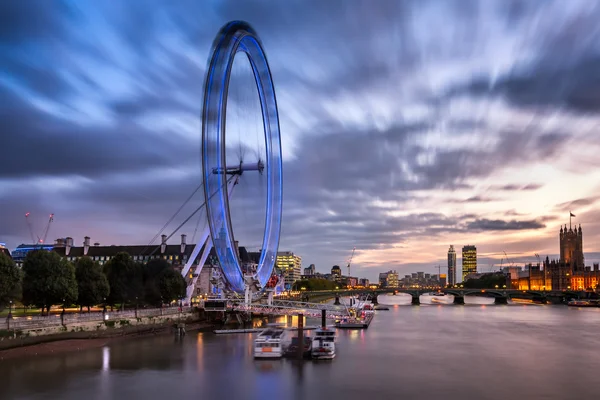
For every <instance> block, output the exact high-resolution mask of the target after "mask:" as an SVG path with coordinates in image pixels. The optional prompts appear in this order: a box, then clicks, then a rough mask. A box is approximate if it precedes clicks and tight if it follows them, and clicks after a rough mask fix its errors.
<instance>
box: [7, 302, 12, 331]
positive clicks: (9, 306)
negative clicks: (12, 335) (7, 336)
mask: <svg viewBox="0 0 600 400" xmlns="http://www.w3.org/2000/svg"><path fill="white" fill-rule="evenodd" d="M12 303H13V302H12V300H10V301H9V302H8V316H7V317H6V324H7V328H8V330H10V320H11V319H12Z"/></svg>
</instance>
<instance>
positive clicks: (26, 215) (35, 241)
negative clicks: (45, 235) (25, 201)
mask: <svg viewBox="0 0 600 400" xmlns="http://www.w3.org/2000/svg"><path fill="white" fill-rule="evenodd" d="M29 215H31V213H30V212H27V213H25V221H26V222H27V227H28V228H29V234H30V235H31V243H32V244H35V243H37V242H38V241H39V239H40V238H39V237H38V240H35V237H34V236H33V227H32V226H31V221H30V220H29Z"/></svg>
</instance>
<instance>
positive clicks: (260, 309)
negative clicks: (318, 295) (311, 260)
mask: <svg viewBox="0 0 600 400" xmlns="http://www.w3.org/2000/svg"><path fill="white" fill-rule="evenodd" d="M231 308H232V310H234V311H245V312H255V313H262V314H272V315H297V314H300V313H301V314H304V315H305V316H307V317H315V318H316V317H319V316H321V310H325V315H326V317H327V318H332V319H335V318H339V317H345V316H348V310H347V309H346V308H345V307H344V306H334V305H331V304H320V303H306V302H300V301H288V300H274V301H273V304H272V305H268V304H248V305H247V304H244V303H243V302H232V303H231Z"/></svg>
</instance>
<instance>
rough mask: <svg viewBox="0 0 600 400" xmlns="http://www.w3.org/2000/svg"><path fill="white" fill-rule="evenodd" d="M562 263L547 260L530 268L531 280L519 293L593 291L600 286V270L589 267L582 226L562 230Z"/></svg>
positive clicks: (596, 265)
mask: <svg viewBox="0 0 600 400" xmlns="http://www.w3.org/2000/svg"><path fill="white" fill-rule="evenodd" d="M559 245H560V259H558V260H550V259H549V258H548V257H546V260H544V262H543V266H542V268H540V264H537V265H532V264H529V265H528V266H527V268H528V269H529V274H528V275H529V276H528V277H527V278H526V279H519V284H518V285H519V289H523V290H589V289H596V287H597V286H598V284H599V283H600V268H599V265H598V264H597V263H596V264H594V265H593V267H590V266H586V265H585V258H584V256H583V231H582V229H581V225H579V227H577V226H575V228H572V227H569V228H567V226H566V225H565V226H564V228H563V227H562V226H561V228H560V232H559Z"/></svg>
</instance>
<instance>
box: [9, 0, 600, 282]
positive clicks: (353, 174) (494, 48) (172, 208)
mask: <svg viewBox="0 0 600 400" xmlns="http://www.w3.org/2000/svg"><path fill="white" fill-rule="evenodd" d="M234 19H241V20H245V21H247V22H248V23H250V24H251V25H252V26H253V27H254V29H255V30H256V32H257V33H258V35H259V37H260V39H261V41H262V44H263V46H264V49H265V52H266V54H267V58H268V61H269V64H270V67H271V72H272V75H273V80H274V83H275V90H276V93H277V102H278V108H279V115H280V127H281V140H282V149H283V150H282V151H283V174H284V177H283V182H284V189H283V190H284V200H283V203H284V205H283V216H282V217H283V224H282V232H281V243H280V250H282V251H283V250H287V251H293V252H294V253H296V254H298V255H300V256H302V264H303V267H307V266H308V265H309V264H315V265H316V268H317V271H320V272H327V271H328V270H329V269H330V268H331V266H333V265H334V264H338V265H342V266H345V264H346V263H347V260H348V258H349V257H350V254H351V252H352V249H353V248H354V247H356V254H355V256H354V259H353V263H352V275H358V276H361V277H363V276H364V277H367V278H370V279H376V278H377V275H378V273H379V272H383V271H387V270H390V269H394V270H397V271H398V272H399V273H400V274H401V275H403V274H408V273H410V272H416V271H425V272H431V273H435V272H437V266H438V265H441V266H442V272H444V267H445V266H446V253H447V250H448V247H449V245H451V244H452V245H454V246H455V248H457V249H460V248H462V246H464V245H468V244H471V245H476V246H477V249H478V262H479V270H480V271H483V272H485V271H490V270H492V269H494V268H498V267H499V266H500V265H505V266H506V265H508V264H510V263H517V264H518V263H524V262H533V261H535V260H536V257H535V254H536V253H537V254H539V255H541V256H542V257H545V256H546V255H548V256H550V258H553V257H557V254H558V252H559V249H558V231H559V230H560V227H561V225H563V226H564V225H565V224H569V211H572V212H573V214H575V215H576V217H575V218H573V223H577V224H581V226H582V229H583V232H584V251H585V256H586V263H587V264H591V263H592V262H598V261H600V243H599V239H600V211H599V208H598V205H599V204H600V169H599V168H598V167H599V166H600V140H599V139H598V124H599V122H600V114H599V112H600V25H598V23H597V21H598V20H600V3H598V2H595V1H589V0H581V1H578V0H570V1H568V2H565V1H563V0H558V1H552V0H545V1H508V0H501V1H487V0H485V1H483V0H482V1H469V0H457V1H430V0H419V1H397V0H389V1H388V0H380V1H376V2H375V1H371V0H365V1H359V0H344V1H341V0H340V1H338V0H330V1H326V2H324V1H309V0H306V1H294V0H289V1H285V2H282V1H244V0H239V1H227V0H225V1H203V2H198V1H192V0H189V1H187V0H165V1H159V0H130V1H127V2H98V1H91V0H90V1H85V0H74V1H58V0H57V1H45V0H23V1H18V2H17V1H5V2H2V4H1V5H0V104H1V105H2V106H1V107H0V130H1V136H0V138H1V141H2V147H1V148H2V156H1V157H0V204H1V207H0V241H2V242H6V244H7V245H8V246H9V247H11V248H14V247H16V246H17V245H19V244H21V243H28V242H31V238H30V233H29V230H28V227H27V224H26V221H25V213H26V212H30V213H31V215H30V220H31V222H32V224H33V230H34V235H42V231H43V230H44V227H45V225H46V222H47V220H48V215H49V214H50V213H54V214H55V219H54V222H53V223H52V225H51V227H50V231H49V235H48V239H47V242H49V241H53V240H54V239H55V238H58V237H66V236H70V237H73V238H74V241H75V244H76V245H81V243H82V241H83V237H84V236H86V235H87V236H90V237H91V238H92V239H91V240H92V242H100V243H101V244H103V245H104V244H106V245H108V244H148V243H150V242H151V240H152V238H153V237H154V236H155V235H157V234H158V233H159V231H160V230H161V228H162V227H163V225H164V224H165V222H167V221H168V220H169V219H170V218H171V216H172V215H173V214H174V213H175V212H176V211H177V209H178V208H179V207H180V206H182V204H184V201H185V200H186V198H187V197H188V196H190V195H191V194H192V192H194V190H195V189H196V188H197V187H198V186H199V185H200V184H201V174H202V173H201V166H200V148H201V107H202V96H203V84H204V75H205V71H206V67H207V62H208V59H209V56H210V54H211V46H212V41H213V39H214V37H215V35H216V34H217V32H218V30H219V28H220V27H221V26H223V25H224V24H225V23H226V22H228V21H230V20H234ZM249 71H250V69H249V67H248V63H247V60H244V59H243V58H242V57H239V58H236V62H235V68H234V71H233V75H232V85H231V88H230V93H229V94H230V98H231V103H230V105H228V114H227V118H228V124H229V121H232V122H231V124H230V125H228V136H227V138H228V141H227V146H228V148H230V149H231V151H230V153H231V157H232V159H235V158H236V157H237V159H238V161H239V158H243V159H244V160H249V161H251V159H252V157H254V158H256V157H258V156H259V155H260V154H261V147H263V150H264V144H263V145H262V146H261V140H262V141H263V143H264V139H262V136H260V135H261V134H262V130H261V129H262V127H261V121H260V117H259V111H258V106H257V100H256V99H257V97H256V96H257V94H256V89H255V87H253V86H252V85H253V84H252V81H251V76H250V73H249ZM236 82H237V83H236ZM230 108H231V110H230ZM230 132H231V133H230ZM236 138H237V139H236ZM240 143H242V145H240ZM253 144H254V147H255V148H254V149H253V148H252V147H253ZM246 147H248V149H247V150H248V151H246ZM235 149H238V150H239V151H237V152H236V151H234V150H235ZM242 149H244V150H242ZM228 154H229V153H228ZM229 157H230V156H229V155H228V160H229ZM246 175H249V174H245V175H243V176H242V178H243V179H242V181H243V182H241V183H240V185H238V186H239V187H238V188H236V189H235V190H234V193H233V194H232V200H231V207H232V218H233V219H234V229H235V233H236V238H237V239H238V240H239V241H240V245H242V246H247V247H248V248H249V249H251V250H256V249H257V248H258V247H259V245H260V243H261V240H262V239H261V237H262V229H263V226H264V225H261V224H263V222H262V221H263V220H264V191H265V188H266V184H265V183H264V177H261V176H258V175H254V176H250V175H249V176H246ZM199 193H200V192H199ZM202 202H203V199H202V196H201V195H199V194H196V196H194V197H193V198H192V200H191V201H190V202H189V203H187V204H185V207H184V208H183V210H182V212H181V213H179V214H178V215H177V216H176V218H175V219H174V221H173V223H172V224H170V225H169V226H168V227H167V229H165V232H164V233H165V234H171V233H172V232H173V231H174V229H175V228H176V227H177V225H178V223H179V222H181V221H183V220H184V219H185V218H187V217H188V216H189V215H190V214H191V212H192V211H193V210H194V209H195V208H197V207H198V206H199V205H200V204H201V203H202ZM203 212H204V211H201V212H200V213H198V214H197V216H194V217H193V218H192V219H191V220H190V222H189V223H188V224H186V225H184V227H183V228H182V229H181V230H180V231H179V232H177V234H175V235H174V236H173V238H172V239H170V243H178V242H179V234H180V233H186V234H187V235H188V243H189V242H191V239H194V240H196V238H197V237H198V236H199V234H198V232H199V231H202V229H203V227H204V224H205V221H204V220H203V218H204V214H203ZM195 232H196V233H195ZM504 252H506V254H507V256H508V257H504ZM458 253H459V255H458V258H459V265H460V258H461V257H460V251H458ZM507 258H508V260H507Z"/></svg>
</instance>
